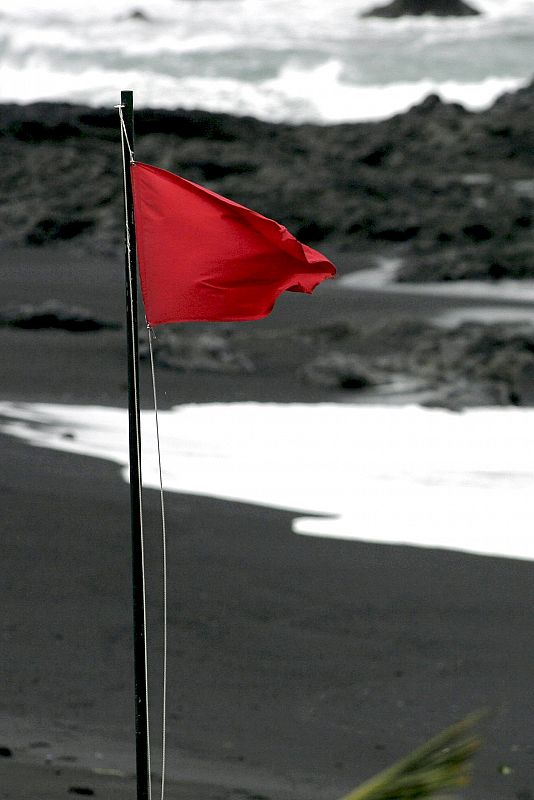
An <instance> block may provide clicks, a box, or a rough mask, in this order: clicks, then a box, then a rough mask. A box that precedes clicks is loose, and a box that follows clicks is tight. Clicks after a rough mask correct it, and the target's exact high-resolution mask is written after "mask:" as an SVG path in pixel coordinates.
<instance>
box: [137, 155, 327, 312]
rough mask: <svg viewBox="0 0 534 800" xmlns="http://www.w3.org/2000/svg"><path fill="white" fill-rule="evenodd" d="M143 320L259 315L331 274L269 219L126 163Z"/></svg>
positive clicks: (152, 169)
mask: <svg viewBox="0 0 534 800" xmlns="http://www.w3.org/2000/svg"><path fill="white" fill-rule="evenodd" d="M131 174H132V187H133V197H134V213H135V223H136V235H137V252H138V261H139V272H140V276H141V291H142V294H143V300H144V303H145V312H146V316H147V320H148V322H149V323H150V324H151V325H159V324H160V323H163V322H193V321H206V322H207V321H226V322H230V321H238V320H252V319H260V318H261V317H265V316H267V314H269V313H270V312H271V311H272V308H273V305H274V303H275V300H276V298H277V297H278V296H279V295H280V294H281V293H282V292H284V291H286V290H289V291H292V292H307V293H311V292H312V291H313V290H314V289H315V287H316V286H317V285H318V284H319V283H321V281H323V280H324V279H325V278H331V277H333V275H334V274H335V271H336V270H335V267H334V265H333V264H332V263H331V262H330V261H328V259H327V258H325V256H323V255H321V253H318V252H317V251H316V250H313V249H312V248H311V247H308V246H307V245H305V244H301V242H299V241H297V239H295V238H294V236H292V235H291V234H290V233H289V231H287V230H286V228H284V227H283V226H282V225H279V224H278V223H277V222H274V220H272V219H268V218H267V217H263V216H262V215H261V214H257V213H256V212H255V211H251V210H250V209H248V208H245V206H241V205H239V203H234V202H232V200H228V199H226V198H225V197H221V195H218V194H215V192H211V191H209V189H204V188H203V187H202V186H198V185H197V184H195V183H191V182H190V181H186V180H185V179H184V178H179V177H178V176H177V175H173V174H172V173H171V172H167V171H166V170H163V169H158V168H157V167H151V166H149V165H148V164H140V163H135V164H132V165H131Z"/></svg>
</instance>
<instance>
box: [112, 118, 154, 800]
mask: <svg viewBox="0 0 534 800" xmlns="http://www.w3.org/2000/svg"><path fill="white" fill-rule="evenodd" d="M116 108H118V110H119V117H120V120H121V128H122V131H121V146H122V171H123V181H124V197H126V151H125V148H124V145H125V143H126V144H127V145H128V150H129V152H130V162H132V161H133V152H132V149H131V147H130V143H129V141H128V136H127V134H126V127H125V125H124V119H123V116H122V108H123V106H122V105H118V106H116ZM124 216H125V223H126V224H125V230H126V249H127V252H128V291H129V292H130V297H131V298H132V301H134V298H133V275H132V250H131V242H130V227H129V224H128V209H127V208H126V203H125V204H124ZM131 325H132V330H131V335H132V341H133V340H134V338H135V328H134V320H133V315H132V320H131ZM133 372H134V380H133V384H134V385H133V400H134V412H135V413H134V416H135V429H136V443H137V447H136V450H137V452H136V456H137V474H138V476H139V485H138V487H137V488H138V491H139V509H140V520H139V522H140V526H139V527H140V536H141V573H142V576H143V581H142V588H143V625H144V630H145V640H144V660H145V676H146V680H145V702H146V711H147V731H146V734H147V767H148V800H152V769H151V757H150V721H149V720H150V713H149V702H148V700H149V697H148V646H147V635H146V631H147V621H146V581H145V537H144V527H143V499H142V497H143V496H142V488H143V481H142V477H141V432H140V429H139V415H140V409H139V396H138V392H137V386H138V376H137V364H136V359H135V358H134V359H133Z"/></svg>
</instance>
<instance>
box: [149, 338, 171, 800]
mask: <svg viewBox="0 0 534 800" xmlns="http://www.w3.org/2000/svg"><path fill="white" fill-rule="evenodd" d="M147 330H148V349H149V351H150V370H151V373H152V394H153V396H154V412H155V418H156V441H157V447H158V470H159V499H160V507H161V536H162V551H163V564H162V566H163V693H162V713H161V717H162V732H161V800H164V797H165V767H166V749H167V748H166V745H167V528H166V523H165V497H164V494H163V472H162V469H161V447H160V437H159V420H158V397H157V391H156V371H155V369H154V350H153V347H152V337H153V336H155V334H154V331H153V330H152V328H151V327H150V325H149V324H148V322H147Z"/></svg>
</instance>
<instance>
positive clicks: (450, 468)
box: [0, 402, 534, 560]
mask: <svg viewBox="0 0 534 800" xmlns="http://www.w3.org/2000/svg"><path fill="white" fill-rule="evenodd" d="M0 418H2V422H1V423H0V431H1V432H2V433H7V434H10V435H13V436H17V437H20V438H21V439H24V440H26V441H27V442H29V443H31V444H33V445H37V446H41V447H50V448H53V449H56V450H63V451H67V452H71V453H79V454H82V455H89V456H94V457H97V458H104V459H109V460H111V461H113V462H115V463H116V464H118V465H119V466H120V468H121V472H122V475H123V477H124V478H125V480H128V468H127V464H128V434H127V413H126V411H124V410H123V409H118V408H102V407H98V406H90V407H85V406H68V405H47V404H43V403H35V404H32V403H6V402H4V403H0ZM159 427H160V432H161V442H162V467H163V476H164V477H163V480H164V485H165V488H166V490H168V491H175V492H187V493H191V494H199V495H208V496H212V497H218V498H224V499H229V500H236V501H240V502H245V503H254V504H257V505H264V506H271V507H274V508H283V509H288V510H292V511H294V512H295V515H296V518H295V519H294V521H293V531H294V533H297V534H301V535H308V536H327V537H335V538H343V539H355V540H360V541H370V542H379V543H391V544H409V545H413V546H417V547H433V548H445V549H450V550H460V551H464V552H470V553H476V554H479V555H494V556H501V557H506V558H518V559H528V560H534V537H533V536H532V476H533V475H534V411H533V410H532V409H518V408H485V409H470V410H468V411H465V412H464V413H462V414H458V413H454V412H451V411H446V410H443V409H425V408H419V407H417V406H406V407H386V406H383V407H381V406H351V405H336V404H333V403H325V404H320V405H312V404H306V405H299V404H296V403H295V404H290V405H284V404H275V403H214V404H197V405H183V406H178V407H176V408H174V409H171V410H169V411H162V412H160V419H159ZM142 430H143V481H144V484H145V485H146V486H150V487H153V488H158V487H159V477H158V462H157V451H156V438H155V427H154V414H153V413H149V412H146V413H143V417H142ZM311 515H320V516H311ZM169 535H170V536H172V531H169Z"/></svg>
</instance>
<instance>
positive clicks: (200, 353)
mask: <svg viewBox="0 0 534 800" xmlns="http://www.w3.org/2000/svg"><path fill="white" fill-rule="evenodd" d="M153 350H154V361H155V362H156V363H157V364H159V365H160V366H162V367H167V368H168V369H175V370H179V371H181V372H189V371H193V372H221V373H224V374H227V373H238V374H248V373H250V372H253V371H254V364H253V361H252V359H251V358H250V357H249V356H248V355H246V354H245V353H243V352H241V351H240V350H239V349H238V348H237V347H236V346H235V345H234V344H233V342H232V339H231V336H228V335H224V333H223V334H217V333H215V332H213V331H202V330H201V331H200V332H199V333H197V332H196V331H194V332H190V331H188V330H186V329H184V328H174V329H172V328H165V329H163V330H161V331H159V332H158V337H157V339H155V340H154V343H153ZM139 354H140V357H141V358H142V359H146V358H148V357H149V348H148V341H147V340H146V338H145V341H143V342H142V343H141V346H140V348H139Z"/></svg>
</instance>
